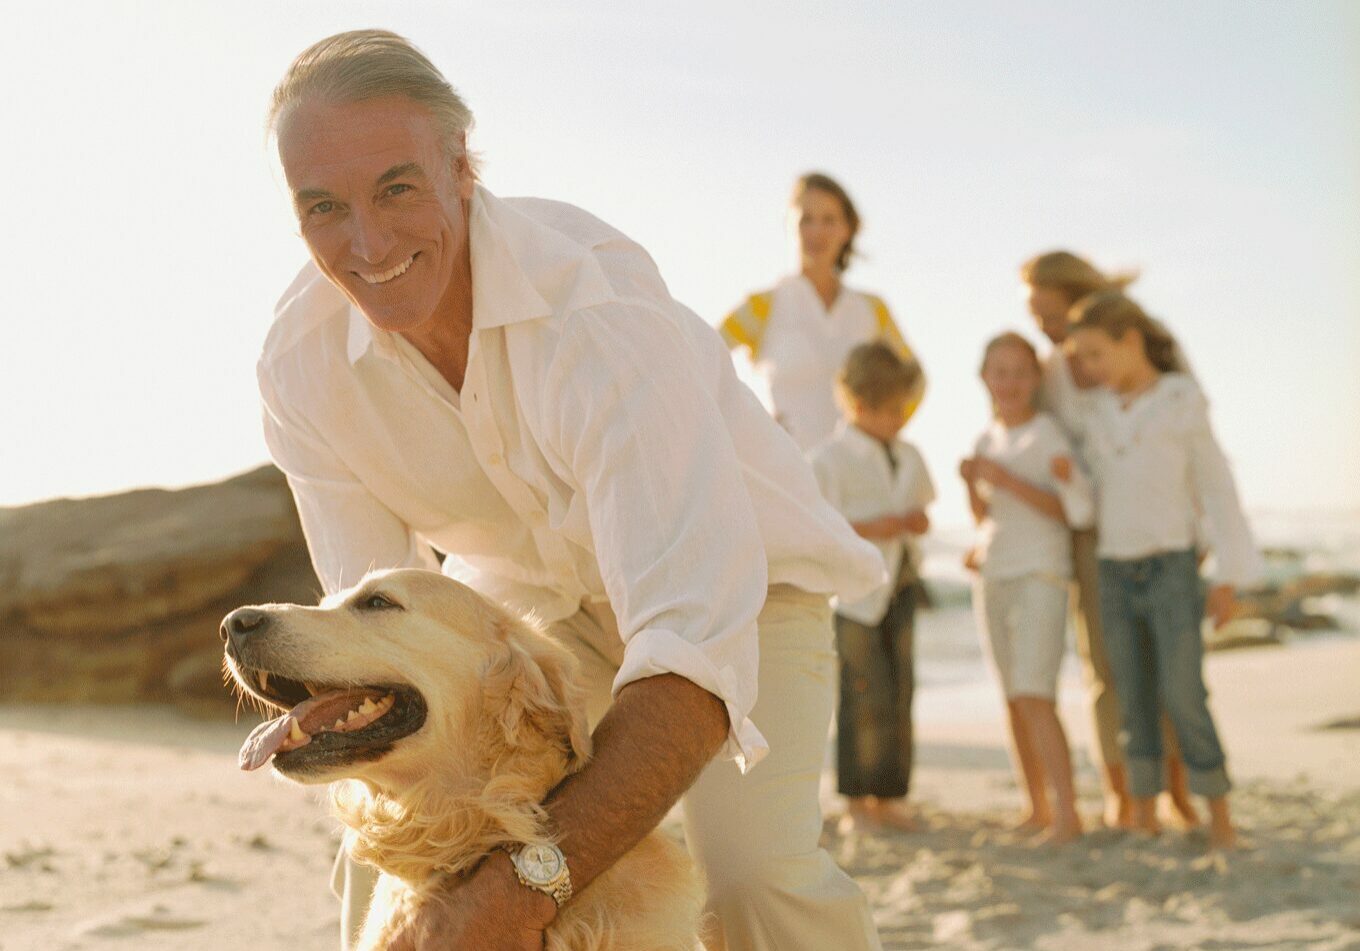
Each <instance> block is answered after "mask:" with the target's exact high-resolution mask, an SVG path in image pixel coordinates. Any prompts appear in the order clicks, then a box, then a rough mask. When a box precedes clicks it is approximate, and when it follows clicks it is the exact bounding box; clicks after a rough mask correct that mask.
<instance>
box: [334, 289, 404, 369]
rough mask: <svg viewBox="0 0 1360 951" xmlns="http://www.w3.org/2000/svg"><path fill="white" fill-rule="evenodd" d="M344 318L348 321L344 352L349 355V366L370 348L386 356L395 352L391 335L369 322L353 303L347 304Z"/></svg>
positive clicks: (390, 355) (356, 361)
mask: <svg viewBox="0 0 1360 951" xmlns="http://www.w3.org/2000/svg"><path fill="white" fill-rule="evenodd" d="M346 319H347V320H348V321H349V334H348V336H347V338H346V340H345V354H346V356H348V357H349V362H350V365H351V366H353V365H354V364H356V363H358V362H359V360H360V358H362V357H363V355H364V354H366V353H368V352H369V351H370V350H371V351H373V352H374V353H377V354H378V355H379V356H384V357H388V358H390V357H392V356H393V355H394V354H395V353H396V345H395V343H394V342H393V341H392V339H391V338H392V335H391V334H390V333H388V332H387V331H385V330H378V329H377V328H376V327H374V326H373V325H372V324H370V323H369V322H368V318H367V317H365V316H364V312H363V311H361V310H360V309H359V308H357V307H355V306H354V305H353V304H350V305H349V312H348V314H347V315H346Z"/></svg>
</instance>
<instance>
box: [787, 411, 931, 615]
mask: <svg viewBox="0 0 1360 951" xmlns="http://www.w3.org/2000/svg"><path fill="white" fill-rule="evenodd" d="M888 452H891V453H892V455H893V460H894V465H893V466H889V465H888V455H887V454H888ZM811 459H812V471H813V473H814V474H816V476H817V484H818V485H820V486H821V488H822V494H823V495H824V496H826V500H827V501H828V502H830V503H831V504H832V505H833V506H834V507H835V509H836V511H838V512H840V513H841V514H842V515H844V516H845V518H846V521H848V522H867V521H870V520H872V519H876V518H880V517H882V516H884V515H905V514H907V513H908V512H911V511H913V510H915V509H924V508H925V507H926V506H927V505H929V504H930V503H931V502H933V501H935V484H934V483H933V482H931V480H930V472H929V470H927V469H926V461H925V459H923V458H922V457H921V453H920V451H919V450H917V448H916V447H915V446H913V445H912V444H911V443H909V442H907V441H906V440H904V439H894V440H893V441H892V442H891V443H889V444H884V443H882V442H879V441H878V440H877V439H875V438H874V437H873V436H870V435H869V434H868V433H866V432H864V431H863V430H861V429H859V428H858V427H856V426H852V425H849V424H847V423H845V422H842V423H841V424H840V425H839V426H838V427H837V429H836V433H835V435H833V436H832V437H831V439H829V440H827V441H826V442H825V443H823V444H822V445H821V446H819V447H818V448H817V449H815V450H813V452H812V454H811ZM873 544H874V546H875V547H877V548H878V550H879V553H880V554H882V556H883V561H884V563H885V564H886V565H887V567H888V577H887V580H886V581H885V582H884V583H883V584H881V585H879V586H878V587H876V588H874V590H872V591H870V592H869V593H868V594H865V595H864V596H863V597H860V598H844V597H842V598H838V599H837V601H836V613H837V614H843V615H845V616H846V617H848V618H849V619H850V620H852V621H857V622H859V623H860V624H865V625H868V626H869V627H873V626H875V625H877V624H878V623H879V622H880V621H882V620H883V616H884V615H885V614H887V613H888V606H889V604H890V603H891V602H892V597H893V595H894V594H896V591H895V590H894V587H895V585H896V584H897V579H898V576H899V575H900V573H901V570H902V560H903V559H904V558H905V559H910V562H911V563H912V564H915V563H916V562H917V561H918V560H919V552H918V551H917V547H916V541H915V539H914V538H913V537H912V536H910V535H899V536H897V537H896V538H878V539H873Z"/></svg>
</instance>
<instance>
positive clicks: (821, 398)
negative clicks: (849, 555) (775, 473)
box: [718, 172, 925, 452]
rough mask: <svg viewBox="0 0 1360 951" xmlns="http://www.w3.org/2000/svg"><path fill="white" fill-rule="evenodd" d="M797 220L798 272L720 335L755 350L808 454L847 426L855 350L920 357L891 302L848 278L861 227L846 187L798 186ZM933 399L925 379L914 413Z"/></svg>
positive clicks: (755, 298)
mask: <svg viewBox="0 0 1360 951" xmlns="http://www.w3.org/2000/svg"><path fill="white" fill-rule="evenodd" d="M791 212H792V217H793V219H794V220H795V221H796V223H797V226H798V250H799V256H800V259H801V264H800V269H799V272H798V273H797V274H791V275H789V276H788V277H786V278H784V279H783V280H781V281H780V282H779V283H778V284H776V285H775V286H774V288H772V289H771V290H767V291H761V292H759V293H756V294H752V295H750V296H749V297H748V298H746V300H745V301H744V302H743V303H742V305H741V306H740V307H738V308H737V309H736V310H734V311H733V312H732V313H730V314H728V315H727V317H726V318H724V319H723V322H722V324H721V325H720V326H719V328H718V329H719V331H720V332H721V334H722V336H723V339H724V340H725V341H726V342H727V346H728V349H731V350H736V349H737V348H739V347H740V348H743V349H745V350H746V352H747V355H748V356H749V357H750V360H751V363H752V366H753V367H754V369H755V371H756V373H757V374H758V375H759V376H760V378H761V380H762V382H763V384H764V386H765V388H766V390H767V394H768V397H769V401H770V404H771V405H770V410H771V412H772V413H773V414H774V417H775V419H776V420H778V421H779V423H780V425H782V426H783V427H784V428H785V429H786V430H788V431H789V433H790V434H791V435H792V436H793V438H794V441H795V442H797V443H798V446H799V448H801V449H802V450H803V451H804V452H806V451H808V450H810V449H813V448H814V447H816V446H817V445H819V444H820V443H822V442H824V441H825V440H826V439H828V438H830V436H831V434H832V433H833V432H834V431H835V429H836V425H837V423H838V422H839V421H840V412H839V410H838V408H837V406H836V399H835V381H836V374H837V372H839V370H840V368H841V366H842V365H843V364H844V363H845V358H846V356H847V355H848V354H849V353H850V351H851V349H853V348H854V347H855V346H856V345H857V344H861V343H868V342H869V341H872V340H883V341H884V342H886V343H887V344H888V345H889V346H891V347H892V348H893V349H894V350H895V351H896V352H897V354H898V356H900V357H901V358H902V359H903V360H915V356H914V355H913V353H912V351H911V347H909V346H908V345H907V342H906V341H905V340H904V339H903V337H902V334H901V332H900V331H899V330H898V328H897V325H896V324H895V323H894V322H893V318H892V315H891V314H890V313H889V312H888V306H887V304H885V303H884V302H883V299H882V298H880V297H875V296H874V295H872V294H865V293H863V292H861V291H857V290H854V289H852V288H849V287H846V286H845V285H844V283H843V282H842V280H841V277H842V275H843V274H844V273H845V270H846V268H847V267H849V265H850V259H851V257H852V256H853V255H854V244H855V236H856V234H857V233H858V232H859V225H860V219H859V213H858V212H857V211H856V209H855V205H854V203H853V202H852V201H851V200H850V196H849V195H848V194H846V192H845V189H844V188H842V187H841V186H840V185H839V184H838V183H837V182H836V181H835V180H834V179H832V178H830V177H828V176H826V175H823V174H820V173H817V172H811V173H809V174H807V175H804V176H803V177H801V178H800V179H798V181H797V182H796V183H795V185H794V189H793V197H792V201H791ZM924 392H925V377H924V375H923V376H922V377H921V380H920V382H919V383H917V384H916V386H915V388H914V389H913V390H912V393H911V397H910V399H909V400H908V404H907V412H908V415H910V414H911V413H913V412H915V410H916V407H917V406H918V405H919V404H920V402H921V394H922V393H924Z"/></svg>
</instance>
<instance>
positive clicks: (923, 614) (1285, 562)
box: [916, 510, 1360, 686]
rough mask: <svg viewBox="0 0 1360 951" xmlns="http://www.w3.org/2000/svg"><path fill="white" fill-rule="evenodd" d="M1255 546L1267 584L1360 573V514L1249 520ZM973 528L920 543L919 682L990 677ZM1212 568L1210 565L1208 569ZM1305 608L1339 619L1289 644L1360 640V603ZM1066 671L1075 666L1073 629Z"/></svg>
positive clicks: (1296, 635)
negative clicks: (971, 566) (975, 597)
mask: <svg viewBox="0 0 1360 951" xmlns="http://www.w3.org/2000/svg"><path fill="white" fill-rule="evenodd" d="M1250 520H1251V524H1252V529H1253V531H1254V532H1255V534H1256V539H1257V543H1258V545H1259V546H1260V548H1261V550H1262V552H1263V554H1264V555H1265V557H1266V571H1267V580H1268V581H1269V582H1270V583H1273V584H1281V583H1284V582H1287V581H1290V580H1292V579H1294V578H1298V577H1300V576H1302V575H1305V574H1315V573H1347V574H1360V511H1340V512H1337V511H1310V510H1298V511H1259V512H1252V513H1251V516H1250ZM973 539H974V532H973V529H972V528H969V527H964V528H959V527H944V528H941V529H939V530H933V531H932V532H931V534H930V535H928V536H927V537H926V538H925V539H923V541H922V546H921V547H922V554H923V556H924V560H923V564H922V573H923V574H924V576H925V580H926V585H927V587H928V588H929V589H930V592H931V596H932V599H933V600H934V602H935V606H934V607H933V608H931V609H928V610H923V611H920V612H918V613H917V617H916V673H917V682H918V683H919V684H921V685H923V686H928V685H932V684H933V685H962V684H966V683H973V682H976V681H979V680H982V679H985V678H988V677H989V676H990V675H989V673H988V671H987V667H986V662H985V660H984V656H983V653H982V646H981V641H980V639H979V636H978V629H977V624H976V621H975V619H974V616H973V611H972V579H971V575H970V573H969V572H968V571H967V569H965V568H964V567H963V556H964V554H965V553H966V552H967V551H968V549H969V548H970V547H971V546H972V544H973ZM1208 567H1209V568H1210V569H1211V568H1212V564H1210V565H1209V566H1208ZM1307 607H1308V608H1309V609H1310V610H1312V611H1315V612H1317V613H1320V614H1327V615H1330V616H1332V617H1334V618H1335V619H1336V621H1337V626H1336V627H1335V628H1334V629H1331V630H1326V631H1308V632H1286V635H1285V643H1286V644H1288V643H1291V642H1297V641H1302V640H1305V639H1314V638H1318V637H1360V599H1358V598H1355V597H1341V596H1337V595H1329V596H1326V597H1322V598H1314V599H1310V600H1309V601H1308V602H1307ZM1067 634H1068V656H1067V657H1066V658H1065V659H1064V662H1063V664H1064V670H1071V669H1073V668H1074V666H1075V665H1076V664H1077V659H1076V657H1075V647H1074V640H1073V638H1074V632H1073V631H1072V630H1071V628H1070V626H1069V630H1068V632H1067Z"/></svg>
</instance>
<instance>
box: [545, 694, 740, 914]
mask: <svg viewBox="0 0 1360 951" xmlns="http://www.w3.org/2000/svg"><path fill="white" fill-rule="evenodd" d="M727 731H728V717H727V708H726V707H725V706H724V705H723V702H722V701H721V700H719V699H718V698H717V697H715V696H714V695H713V694H711V693H709V692H708V691H707V690H705V689H704V688H702V687H699V686H697V685H696V684H694V683H693V682H691V681H689V680H686V679H685V678H684V677H680V676H677V675H675V674H662V675H659V676H656V677H648V678H646V679H645V680H635V681H633V682H632V683H630V684H628V685H627V686H625V687H624V688H623V689H622V690H620V691H619V695H618V696H617V697H615V698H614V704H613V706H611V707H610V708H609V711H608V713H606V714H605V716H604V718H603V719H602V720H601V721H600V724H599V726H597V727H596V728H595V735H594V746H595V753H594V757H593V758H592V759H591V761H590V764H589V765H588V766H587V767H586V768H585V769H583V770H582V771H581V772H579V773H577V774H576V775H574V776H571V777H569V778H568V779H567V780H566V781H565V782H563V783H562V785H560V786H558V787H557V789H556V790H554V791H553V793H552V794H551V795H550V796H549V797H548V804H547V808H548V814H549V816H550V817H551V825H552V827H553V828H554V829H556V830H557V832H558V833H559V835H560V841H559V843H558V845H559V847H560V848H561V849H562V853H563V854H564V855H565V856H566V857H567V868H569V869H570V870H571V880H572V887H573V888H575V889H581V888H584V887H585V886H586V884H587V883H588V882H590V881H592V880H593V879H594V878H595V877H596V876H598V875H599V874H600V873H601V872H603V871H604V870H605V869H607V868H609V867H610V866H611V865H613V864H614V863H615V862H616V861H618V859H619V858H620V857H621V856H622V855H623V854H624V853H625V852H627V851H628V850H629V849H631V848H632V847H633V846H634V845H636V844H637V843H638V842H639V841H641V840H642V838H643V837H644V836H645V835H646V834H647V833H648V832H650V831H651V830H652V829H654V828H656V826H657V824H658V823H660V822H661V820H662V819H664V818H665V817H666V813H667V812H668V811H669V810H670V808H671V806H673V805H675V803H676V802H677V801H678V800H679V799H680V797H681V796H682V795H684V793H685V791H686V790H687V789H689V787H690V786H692V785H694V781H695V780H696V779H698V778H699V773H700V771H701V770H703V768H704V767H705V766H707V765H708V763H709V762H710V761H711V760H712V759H713V757H714V756H715V755H716V754H717V752H718V750H720V749H721V748H722V745H723V741H724V740H725V739H726V738H727Z"/></svg>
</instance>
